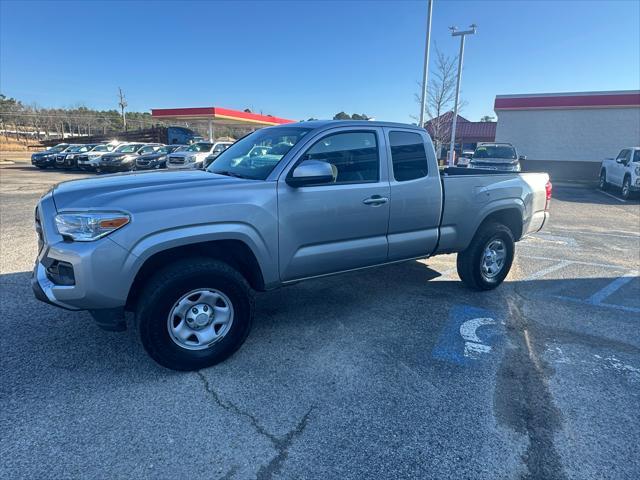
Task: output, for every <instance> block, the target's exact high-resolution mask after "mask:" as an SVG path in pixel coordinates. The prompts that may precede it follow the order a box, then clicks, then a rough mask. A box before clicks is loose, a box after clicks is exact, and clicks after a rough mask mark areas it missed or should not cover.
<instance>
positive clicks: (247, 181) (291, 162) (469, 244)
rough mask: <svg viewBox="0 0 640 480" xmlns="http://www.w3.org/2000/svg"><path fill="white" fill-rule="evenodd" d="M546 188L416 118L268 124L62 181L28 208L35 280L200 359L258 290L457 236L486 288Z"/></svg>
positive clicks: (247, 316)
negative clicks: (448, 154)
mask: <svg viewBox="0 0 640 480" xmlns="http://www.w3.org/2000/svg"><path fill="white" fill-rule="evenodd" d="M256 147H260V148H256ZM550 198H551V184H550V183H549V177H548V176H547V175H546V174H538V173H522V174H520V173H510V172H500V171H495V172H494V171H485V170H476V169H467V168H445V169H440V168H438V164H437V162H436V158H435V154H434V150H433V146H432V143H431V139H430V138H429V136H428V134H427V133H426V131H425V130H423V129H419V128H417V127H414V126H410V125H404V124H395V123H386V122H366V121H364V122H363V121H360V122H358V121H310V122H303V123H298V124H290V125H286V126H276V127H269V128H264V129H261V130H258V131H256V132H254V133H252V134H250V135H248V136H246V137H244V138H243V139H241V140H239V141H238V142H236V143H235V144H234V145H232V146H231V147H230V148H229V149H228V150H226V151H224V152H223V153H222V154H220V156H218V157H217V158H216V159H215V160H214V161H213V163H212V164H211V165H210V166H209V167H208V168H207V170H204V171H198V170H193V171H173V172H171V171H159V172H147V173H131V174H120V175H110V176H104V177H100V178H94V179H85V180H76V181H70V182H64V183H61V184H59V185H57V186H55V187H54V188H53V189H52V190H51V191H49V192H48V193H46V194H45V195H44V196H43V197H42V199H41V200H40V202H39V204H38V206H37V208H36V212H35V219H36V220H35V222H36V230H37V232H38V236H39V253H38V258H37V261H36V265H35V269H34V275H33V280H32V283H33V289H34V292H35V295H36V297H37V298H38V299H40V300H43V301H45V302H48V303H51V304H53V305H56V306H59V307H62V308H67V309H72V310H89V311H90V312H91V314H92V315H93V317H94V319H95V320H96V321H97V322H98V324H99V325H100V326H101V327H103V328H106V329H111V330H122V329H124V328H125V322H124V312H125V311H132V312H135V318H136V325H137V330H138V332H139V335H140V336H141V340H142V343H143V345H144V347H145V349H146V350H147V352H148V353H149V355H150V356H151V357H152V358H153V359H155V360H156V361H157V362H158V363H160V364H162V365H164V366H166V367H169V368H172V369H176V370H194V369H199V368H203V367H207V366H210V365H214V364H216V363H218V362H220V361H222V360H224V359H225V358H227V357H229V356H230V355H231V354H232V353H233V352H234V351H235V350H236V349H238V348H239V347H240V345H241V344H242V343H243V342H244V340H245V339H246V337H247V335H248V334H249V330H250V328H251V322H252V314H253V309H254V307H253V305H254V302H253V297H254V295H253V292H254V291H264V290H271V289H274V288H277V287H280V286H283V285H286V284H290V283H294V282H299V281H301V280H306V279H309V278H314V277H319V276H323V275H330V274H335V273H340V272H347V271H352V270H356V269H362V268H366V267H373V266H378V265H384V264H390V263H395V262H400V261H405V260H411V259H416V258H424V257H429V256H432V255H438V254H443V253H453V252H458V258H457V266H458V273H459V275H460V278H461V279H462V281H463V282H464V283H465V284H466V285H467V286H468V287H470V288H472V289H475V290H490V289H492V288H495V287H497V286H498V285H499V284H500V283H502V281H503V280H504V278H505V277H506V275H507V273H508V272H509V269H510V267H511V262H512V260H513V256H514V248H515V242H517V241H518V240H519V239H521V238H522V237H523V236H524V235H526V234H529V233H532V232H537V231H538V230H540V229H541V228H542V226H543V225H544V223H545V221H546V220H547V218H548V211H547V210H548V206H549V200H550Z"/></svg>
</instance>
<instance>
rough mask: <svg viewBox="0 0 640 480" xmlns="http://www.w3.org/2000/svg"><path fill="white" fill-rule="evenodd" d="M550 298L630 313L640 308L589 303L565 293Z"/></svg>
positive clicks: (615, 304)
mask: <svg viewBox="0 0 640 480" xmlns="http://www.w3.org/2000/svg"><path fill="white" fill-rule="evenodd" d="M540 297H543V296H542V295H540ZM551 297H552V298H557V299H558V300H566V301H568V302H573V303H581V304H582V305H589V306H592V307H603V308H613V309H615V310H621V311H623V312H630V313H640V308H637V307H627V306H625V305H618V304H617V303H597V304H594V303H589V302H588V301H587V300H583V299H581V298H575V297H567V296H565V295H552V296H551Z"/></svg>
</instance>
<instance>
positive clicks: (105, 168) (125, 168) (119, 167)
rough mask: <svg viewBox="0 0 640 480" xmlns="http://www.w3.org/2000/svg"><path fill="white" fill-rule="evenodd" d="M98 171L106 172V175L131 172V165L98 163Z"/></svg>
mask: <svg viewBox="0 0 640 480" xmlns="http://www.w3.org/2000/svg"><path fill="white" fill-rule="evenodd" d="M98 170H100V171H101V172H108V173H116V172H130V171H131V170H133V164H131V163H118V164H113V163H100V165H99V166H98Z"/></svg>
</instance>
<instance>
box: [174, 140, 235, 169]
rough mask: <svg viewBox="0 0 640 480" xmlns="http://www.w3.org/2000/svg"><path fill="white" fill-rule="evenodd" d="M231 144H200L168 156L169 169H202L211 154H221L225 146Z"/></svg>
mask: <svg viewBox="0 0 640 480" xmlns="http://www.w3.org/2000/svg"><path fill="white" fill-rule="evenodd" d="M230 144H231V142H215V143H211V142H198V143H194V144H193V145H189V146H188V147H187V148H185V149H184V150H181V151H180V152H174V153H171V154H169V155H168V156H167V168H169V169H179V168H202V166H203V163H204V159H205V158H207V157H208V156H209V155H210V154H212V153H214V152H216V153H219V152H220V151H222V150H221V148H222V149H224V148H223V145H230Z"/></svg>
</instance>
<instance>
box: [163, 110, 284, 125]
mask: <svg viewBox="0 0 640 480" xmlns="http://www.w3.org/2000/svg"><path fill="white" fill-rule="evenodd" d="M151 116H152V117H154V118H166V119H169V120H209V119H212V120H214V121H215V122H216V123H236V124H238V123H240V124H243V123H246V124H254V125H256V124H257V125H281V124H283V123H293V122H295V120H288V119H286V118H279V117H274V116H273V115H259V114H257V113H250V112H241V111H240V110H231V109H229V108H222V107H194V108H153V109H151Z"/></svg>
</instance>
